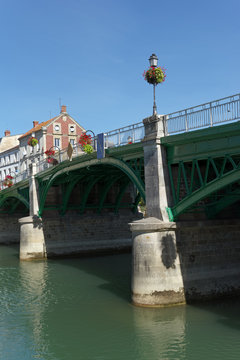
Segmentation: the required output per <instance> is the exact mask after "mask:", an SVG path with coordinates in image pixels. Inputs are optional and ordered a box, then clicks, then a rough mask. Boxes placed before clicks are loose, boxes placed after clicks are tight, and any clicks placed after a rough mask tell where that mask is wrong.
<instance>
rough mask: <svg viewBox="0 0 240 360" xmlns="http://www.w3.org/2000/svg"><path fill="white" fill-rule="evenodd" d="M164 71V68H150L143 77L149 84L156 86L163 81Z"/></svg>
mask: <svg viewBox="0 0 240 360" xmlns="http://www.w3.org/2000/svg"><path fill="white" fill-rule="evenodd" d="M165 72H166V70H165V69H164V68H161V67H160V66H159V67H154V66H151V67H150V68H149V69H148V70H147V71H144V73H143V77H144V80H146V81H147V82H148V83H149V84H153V85H154V84H155V85H158V84H160V83H162V82H164V81H165V78H166V74H165Z"/></svg>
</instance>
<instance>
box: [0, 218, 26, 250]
mask: <svg viewBox="0 0 240 360" xmlns="http://www.w3.org/2000/svg"><path fill="white" fill-rule="evenodd" d="M19 217H21V216H19V214H16V215H7V214H1V215H0V244H14V243H19V241H20V224H19V223H18V219H19Z"/></svg>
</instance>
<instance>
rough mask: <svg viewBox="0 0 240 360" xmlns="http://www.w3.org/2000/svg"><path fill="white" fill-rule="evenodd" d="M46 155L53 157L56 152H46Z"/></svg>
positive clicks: (50, 150)
mask: <svg viewBox="0 0 240 360" xmlns="http://www.w3.org/2000/svg"><path fill="white" fill-rule="evenodd" d="M45 154H46V155H47V156H53V155H54V154H55V150H52V149H49V150H46V151H45Z"/></svg>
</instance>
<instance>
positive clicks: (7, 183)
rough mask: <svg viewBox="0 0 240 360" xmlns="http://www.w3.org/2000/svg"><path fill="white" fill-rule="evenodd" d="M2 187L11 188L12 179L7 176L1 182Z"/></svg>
mask: <svg viewBox="0 0 240 360" xmlns="http://www.w3.org/2000/svg"><path fill="white" fill-rule="evenodd" d="M3 185H4V186H7V187H11V186H13V177H12V176H11V175H7V176H6V177H5V179H4V181H3Z"/></svg>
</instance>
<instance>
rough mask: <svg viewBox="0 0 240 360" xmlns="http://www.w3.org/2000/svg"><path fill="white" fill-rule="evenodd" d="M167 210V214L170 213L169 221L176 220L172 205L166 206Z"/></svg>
mask: <svg viewBox="0 0 240 360" xmlns="http://www.w3.org/2000/svg"><path fill="white" fill-rule="evenodd" d="M166 211H167V214H168V218H169V221H170V222H173V221H174V216H173V213H172V209H171V208H170V207H166Z"/></svg>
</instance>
